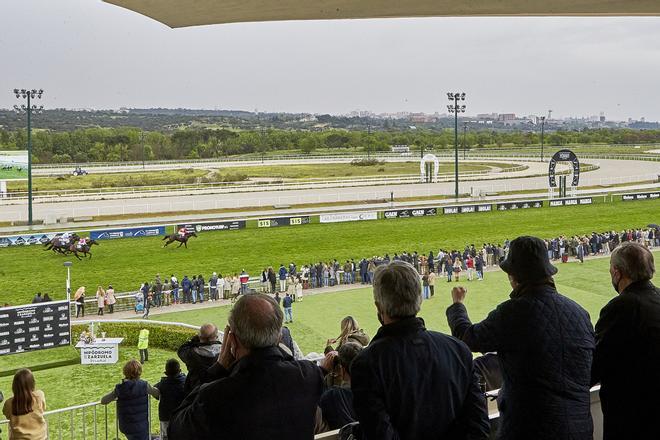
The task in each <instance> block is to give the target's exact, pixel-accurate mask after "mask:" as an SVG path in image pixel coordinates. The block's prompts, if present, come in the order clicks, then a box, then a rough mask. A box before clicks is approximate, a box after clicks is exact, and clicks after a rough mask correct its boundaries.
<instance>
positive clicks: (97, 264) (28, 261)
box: [0, 200, 660, 304]
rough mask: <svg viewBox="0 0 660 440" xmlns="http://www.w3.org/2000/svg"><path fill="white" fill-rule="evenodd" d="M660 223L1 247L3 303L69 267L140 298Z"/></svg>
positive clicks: (599, 219) (585, 210)
mask: <svg viewBox="0 0 660 440" xmlns="http://www.w3.org/2000/svg"><path fill="white" fill-rule="evenodd" d="M659 221H660V201H657V200H656V201H640V202H626V203H624V202H614V203H597V204H594V205H591V206H576V207H562V208H548V207H545V208H543V209H529V210H518V211H506V212H490V213H473V214H460V215H441V214H440V215H437V216H435V217H420V218H410V219H393V220H375V221H364V222H353V223H331V224H309V225H300V226H289V227H278V228H272V229H269V228H259V229H257V228H255V229H244V230H239V231H219V232H202V233H200V234H199V237H197V238H191V240H190V241H189V243H188V246H189V247H188V249H184V248H179V249H177V248H176V247H175V245H170V246H169V247H168V248H165V249H163V248H162V243H163V242H162V239H161V238H160V237H149V238H138V239H120V240H104V241H101V244H100V246H98V247H94V248H93V250H92V252H93V254H94V257H93V258H92V259H91V260H90V259H88V260H84V261H80V262H79V261H77V260H76V259H75V258H74V257H73V256H66V257H65V256H62V255H56V254H54V253H53V252H44V251H43V248H42V247H41V246H25V247H12V248H3V249H0V302H2V303H4V302H8V303H10V304H24V303H27V302H30V301H31V299H32V297H33V296H34V294H35V292H37V291H41V292H42V293H45V292H48V293H49V294H50V296H51V297H52V298H53V299H58V298H63V297H64V295H65V281H66V270H65V268H64V267H63V266H62V263H63V262H64V261H67V260H70V261H73V262H74V264H73V267H72V268H71V278H72V286H71V287H72V290H73V291H75V290H76V289H77V288H78V286H81V285H84V286H86V287H87V289H88V292H91V293H92V294H93V293H94V292H95V291H96V286H98V285H99V284H101V285H103V286H104V287H107V286H108V284H112V286H113V287H114V288H115V291H116V292H124V291H134V290H137V289H138V288H139V286H140V283H141V282H144V281H149V282H151V281H152V280H153V279H154V276H155V274H156V273H160V274H161V276H162V277H163V278H164V277H167V276H169V275H170V274H171V273H174V274H176V275H177V276H178V277H179V279H181V278H182V276H183V275H184V274H185V275H188V276H192V275H196V274H203V275H204V278H205V279H208V277H209V275H210V274H211V272H213V271H216V272H218V273H222V274H226V273H227V272H231V273H233V272H240V271H241V269H246V270H247V271H248V272H249V273H250V274H252V275H253V276H258V275H259V273H260V272H261V270H262V269H263V268H264V267H266V266H268V265H272V266H273V267H278V266H279V264H280V263H284V264H286V265H288V263H290V262H291V261H295V262H296V263H297V264H298V266H299V267H300V266H301V265H302V264H305V263H309V262H311V261H315V262H316V261H319V260H326V261H327V260H331V259H333V258H337V259H338V260H340V261H345V260H346V259H347V258H355V259H356V260H357V259H359V258H361V257H370V256H373V255H382V254H384V253H386V252H388V253H389V254H390V255H393V254H394V252H401V251H403V250H406V251H409V252H413V251H418V252H420V253H422V252H423V253H428V251H429V250H431V249H433V251H434V252H437V250H438V249H439V248H445V249H454V248H459V249H462V248H463V246H464V245H465V244H466V243H474V244H475V245H477V246H479V245H480V244H482V243H483V242H502V241H503V240H505V239H506V238H510V239H511V238H515V237H516V236H519V235H524V234H530V235H536V236H539V237H543V238H546V237H553V236H556V235H558V234H566V235H572V234H578V233H579V234H584V233H590V232H591V231H603V230H611V229H615V230H617V231H620V230H621V229H623V228H631V227H644V226H646V225H647V224H649V223H658V222H659Z"/></svg>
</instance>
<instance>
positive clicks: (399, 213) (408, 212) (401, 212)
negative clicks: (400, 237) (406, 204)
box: [383, 208, 438, 219]
mask: <svg viewBox="0 0 660 440" xmlns="http://www.w3.org/2000/svg"><path fill="white" fill-rule="evenodd" d="M437 213H438V208H408V209H394V210H389V211H384V212H383V217H385V218H386V219H392V218H410V217H426V216H429V215H436V214H437Z"/></svg>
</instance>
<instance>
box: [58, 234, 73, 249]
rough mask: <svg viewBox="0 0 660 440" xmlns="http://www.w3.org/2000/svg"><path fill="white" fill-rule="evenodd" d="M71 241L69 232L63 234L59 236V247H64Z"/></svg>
mask: <svg viewBox="0 0 660 440" xmlns="http://www.w3.org/2000/svg"><path fill="white" fill-rule="evenodd" d="M70 241H71V233H70V232H65V233H64V234H62V235H61V236H60V245H61V246H65V245H68V244H69V242H70Z"/></svg>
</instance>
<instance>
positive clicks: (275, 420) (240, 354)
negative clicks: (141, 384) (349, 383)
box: [169, 295, 323, 440]
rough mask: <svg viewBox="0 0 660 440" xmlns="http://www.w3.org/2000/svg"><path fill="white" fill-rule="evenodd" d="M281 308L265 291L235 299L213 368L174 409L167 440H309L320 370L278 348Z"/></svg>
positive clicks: (320, 380) (320, 378)
mask: <svg viewBox="0 0 660 440" xmlns="http://www.w3.org/2000/svg"><path fill="white" fill-rule="evenodd" d="M282 318H283V316H282V310H281V309H280V308H279V306H278V305H277V303H276V302H275V300H274V299H272V298H270V297H269V296H267V295H244V296H241V297H240V299H239V300H238V301H237V302H236V304H234V307H233V308H232V310H231V313H230V315H229V326H228V327H227V328H226V329H225V334H224V340H223V344H222V351H221V352H220V357H219V358H218V364H217V368H216V371H215V374H217V375H218V376H219V377H221V378H220V379H217V380H215V381H213V382H210V383H207V384H205V385H202V386H200V387H198V388H196V389H195V390H194V391H193V393H192V394H191V395H190V396H188V397H187V398H186V400H184V402H183V403H182V404H181V406H180V407H179V408H178V409H177V410H176V411H175V412H174V414H173V415H172V419H171V421H170V426H169V439H170V440H181V439H190V440H204V439H209V440H211V439H213V440H219V439H239V440H264V439H269V440H270V439H272V440H279V439H281V440H310V439H312V438H313V437H314V424H315V416H316V406H317V404H318V402H319V398H320V396H321V392H322V391H323V377H322V374H321V369H320V368H319V367H317V366H316V365H314V364H313V363H311V362H309V361H295V360H293V358H292V357H290V356H287V355H285V354H284V353H283V352H282V351H281V350H280V349H279V348H278V343H279V339H280V329H281V328H282Z"/></svg>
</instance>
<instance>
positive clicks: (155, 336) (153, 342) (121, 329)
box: [71, 322, 197, 351]
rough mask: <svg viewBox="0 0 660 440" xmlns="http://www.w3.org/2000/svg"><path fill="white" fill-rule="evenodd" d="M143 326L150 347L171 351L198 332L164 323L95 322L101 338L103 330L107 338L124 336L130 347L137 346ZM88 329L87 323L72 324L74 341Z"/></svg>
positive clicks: (96, 330) (124, 343)
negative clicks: (147, 334) (146, 332)
mask: <svg viewBox="0 0 660 440" xmlns="http://www.w3.org/2000/svg"><path fill="white" fill-rule="evenodd" d="M143 328H146V329H148V330H149V347H150V348H162V349H163V350H170V351H177V350H178V349H179V347H180V346H181V344H183V343H184V342H186V341H187V340H188V339H190V338H191V337H193V336H195V335H196V334H197V332H196V331H195V330H193V329H190V328H185V327H177V326H173V325H164V324H149V323H142V322H136V323H134V324H133V323H127V322H117V323H111V322H103V323H101V324H100V325H98V324H94V331H95V333H96V337H97V338H100V337H101V332H102V331H104V332H105V333H106V334H105V336H106V338H124V341H123V342H122V344H121V345H123V346H129V347H136V346H137V342H138V334H139V333H140V330H141V329H143ZM88 329H89V327H88V326H87V325H85V324H74V325H72V326H71V330H72V335H73V339H72V341H73V342H74V343H77V342H78V340H79V338H80V333H82V332H83V331H87V330H88Z"/></svg>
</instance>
